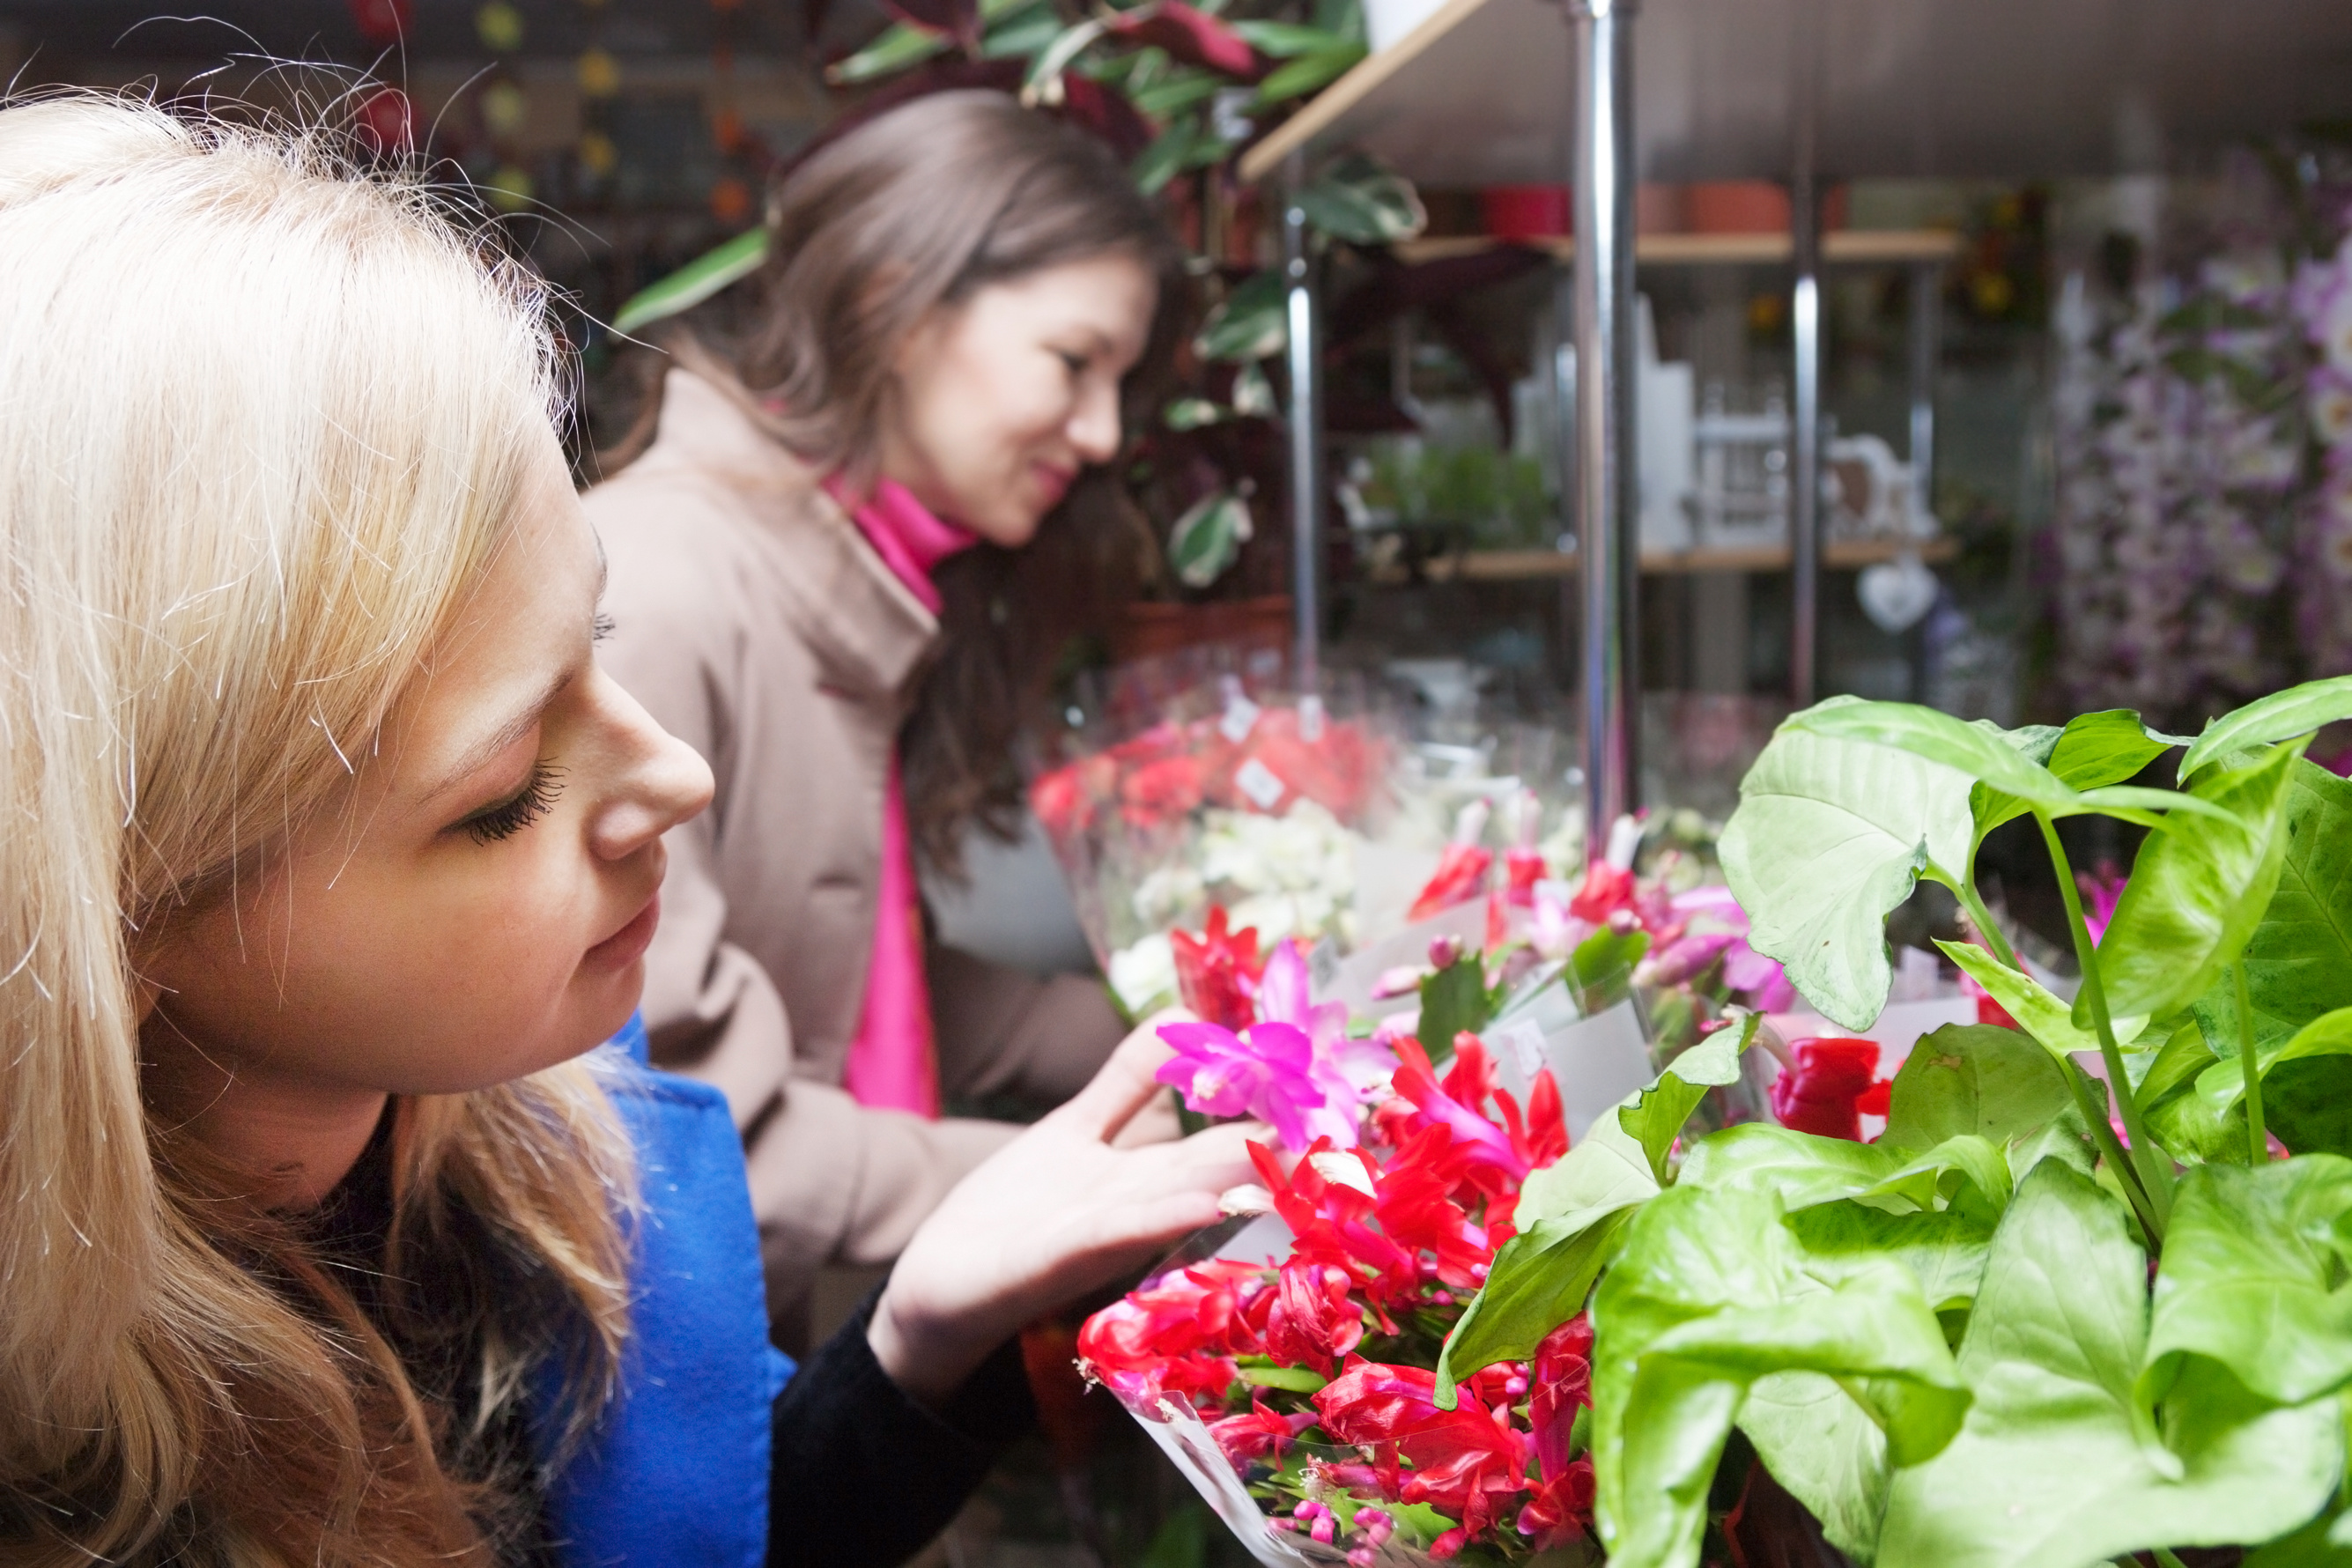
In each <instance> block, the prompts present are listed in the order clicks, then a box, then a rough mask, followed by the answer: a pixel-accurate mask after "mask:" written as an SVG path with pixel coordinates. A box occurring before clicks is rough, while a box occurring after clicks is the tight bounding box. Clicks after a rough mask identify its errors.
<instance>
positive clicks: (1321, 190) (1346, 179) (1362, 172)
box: [1298, 153, 1429, 245]
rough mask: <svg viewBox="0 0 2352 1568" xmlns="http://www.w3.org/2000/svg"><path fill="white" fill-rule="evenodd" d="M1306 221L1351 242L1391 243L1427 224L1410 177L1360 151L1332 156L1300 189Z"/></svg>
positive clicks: (1419, 199)
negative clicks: (1318, 172) (1336, 156)
mask: <svg viewBox="0 0 2352 1568" xmlns="http://www.w3.org/2000/svg"><path fill="white" fill-rule="evenodd" d="M1298 205H1299V207H1300V209H1301V210H1303V211H1304V212H1305V213H1306V214H1307V222H1308V223H1310V224H1313V225H1314V226H1316V227H1317V228H1318V229H1321V230H1322V231H1323V232H1324V233H1325V234H1328V235H1329V236H1331V237H1333V238H1335V239H1344V240H1346V241H1348V242H1349V244H1350V245H1391V244H1394V243H1395V242H1396V241H1398V240H1400V239H1411V238H1412V237H1413V236H1415V235H1417V234H1419V233H1420V232H1421V231H1422V230H1423V228H1426V227H1427V226H1429V214H1428V212H1427V211H1426V210H1425V209H1424V208H1423V206H1422V205H1421V197H1420V196H1419V195H1415V194H1414V192H1413V188H1412V182H1411V181H1409V180H1407V179H1405V178H1404V177H1403V176H1402V175H1401V174H1393V173H1391V172H1390V171H1389V170H1387V169H1384V168H1382V167H1381V165H1380V164H1379V163H1375V162H1373V161H1372V160H1371V159H1370V158H1369V157H1367V156H1365V155H1364V154H1363V153H1347V154H1345V155H1344V156H1342V157H1339V158H1338V159H1335V160H1334V161H1333V162H1332V163H1330V164H1329V165H1328V166H1327V167H1326V168H1325V169H1324V170H1323V171H1322V172H1321V173H1320V174H1317V175H1316V176H1315V177H1314V178H1313V179H1311V180H1309V181H1307V185H1306V187H1305V188H1304V189H1303V190H1301V191H1300V192H1299V193H1298Z"/></svg>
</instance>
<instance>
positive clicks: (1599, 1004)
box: [1568, 926, 1650, 1018]
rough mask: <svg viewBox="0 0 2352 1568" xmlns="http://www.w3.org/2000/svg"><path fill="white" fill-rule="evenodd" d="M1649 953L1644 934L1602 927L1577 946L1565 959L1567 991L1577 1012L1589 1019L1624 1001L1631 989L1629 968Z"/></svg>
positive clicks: (1647, 941) (1646, 938)
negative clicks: (1574, 1002) (1566, 964)
mask: <svg viewBox="0 0 2352 1568" xmlns="http://www.w3.org/2000/svg"><path fill="white" fill-rule="evenodd" d="M1649 951H1650V933H1649V932H1648V931H1611V930H1610V929H1609V928H1608V927H1607V926H1602V927H1601V929H1600V930H1599V931H1594V932H1593V933H1592V934H1591V936H1589V937H1586V938H1585V939H1584V940H1583V941H1582V942H1579V943H1577V945H1576V951H1575V952H1572V953H1570V954H1569V957H1568V982H1569V990H1570V993H1571V994H1573V995H1574V996H1575V997H1576V1008H1577V1011H1578V1012H1580V1013H1582V1014H1583V1015H1584V1016H1586V1017H1588V1018H1590V1017H1592V1016H1596V1015H1598V1014H1601V1013H1604V1012H1606V1011H1608V1010H1609V1009H1610V1008H1612V1007H1613V1006H1615V1005H1617V1004H1618V1003H1619V1002H1622V1001H1623V1000H1624V999H1625V997H1626V995H1627V994H1629V993H1630V992H1631V991H1632V990H1633V969H1634V966H1635V965H1636V964H1638V963H1641V962H1642V959H1643V956H1644V955H1645V954H1647V953H1648V952H1649Z"/></svg>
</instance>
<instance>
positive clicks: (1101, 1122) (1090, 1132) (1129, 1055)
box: [1054, 1011, 1179, 1142]
mask: <svg viewBox="0 0 2352 1568" xmlns="http://www.w3.org/2000/svg"><path fill="white" fill-rule="evenodd" d="M1177 1016H1179V1015H1177V1014H1176V1013H1174V1012H1172V1011H1171V1012H1170V1013H1167V1014H1159V1015H1155V1016H1152V1017H1150V1018H1147V1019H1145V1020H1144V1021H1143V1022H1142V1023H1141V1024H1139V1025H1138V1026H1136V1028H1135V1029H1134V1031H1133V1032H1131V1033H1130V1034H1129V1036H1128V1037H1127V1038H1125V1039H1124V1040H1121V1041H1120V1042H1119V1043H1118V1049H1117V1050H1115V1051H1113V1052H1111V1054H1110V1059H1109V1060H1108V1061H1107V1062H1105V1063H1103V1065H1102V1068H1101V1069H1100V1070H1099V1071H1097V1073H1096V1074H1095V1076H1094V1077H1093V1078H1092V1079H1088V1080H1087V1087H1086V1088H1084V1089H1080V1090H1078V1092H1077V1093H1076V1094H1075V1095H1073V1096H1071V1097H1070V1100H1069V1103H1067V1104H1066V1105H1065V1106H1063V1107H1062V1108H1061V1110H1057V1111H1055V1113H1054V1114H1055V1117H1056V1118H1058V1119H1061V1120H1065V1121H1070V1122H1072V1123H1073V1124H1075V1125H1076V1126H1077V1127H1078V1128H1079V1129H1080V1130H1082V1131H1084V1132H1085V1133H1086V1134H1087V1136H1088V1137H1092V1138H1099V1139H1101V1140H1103V1141H1104V1142H1108V1141H1109V1140H1110V1139H1112V1138H1114V1137H1116V1136H1118V1130H1119V1129H1120V1128H1122V1127H1124V1126H1126V1125H1127V1124H1128V1122H1129V1121H1130V1120H1131V1119H1133V1117H1134V1116H1135V1113H1136V1112H1137V1111H1139V1110H1142V1109H1143V1107H1144V1106H1145V1105H1146V1104H1147V1103H1148V1102H1149V1101H1150V1099H1151V1097H1152V1096H1153V1095H1155V1094H1157V1093H1159V1092H1160V1089H1161V1087H1162V1086H1161V1085H1160V1081H1159V1079H1156V1078H1154V1077H1153V1076H1152V1075H1153V1074H1154V1073H1156V1072H1158V1071H1159V1070H1160V1063H1162V1062H1164V1061H1166V1060H1167V1059H1168V1058H1170V1057H1171V1056H1173V1055H1174V1054H1175V1052H1174V1051H1173V1050H1171V1048H1170V1047H1169V1046H1168V1044H1167V1042H1165V1041H1164V1040H1162V1039H1160V1033H1159V1026H1160V1025H1161V1024H1162V1023H1167V1022H1172V1021H1174V1019H1175V1018H1176V1017H1177Z"/></svg>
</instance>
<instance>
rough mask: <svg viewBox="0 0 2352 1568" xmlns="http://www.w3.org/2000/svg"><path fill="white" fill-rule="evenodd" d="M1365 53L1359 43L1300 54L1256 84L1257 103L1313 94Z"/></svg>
mask: <svg viewBox="0 0 2352 1568" xmlns="http://www.w3.org/2000/svg"><path fill="white" fill-rule="evenodd" d="M1366 52H1367V51H1366V50H1365V48H1364V46H1363V45H1361V44H1343V45H1340V46H1339V47H1337V48H1329V49H1317V50H1316V51H1315V52H1314V53H1312V54H1306V55H1300V56H1299V57H1298V58H1296V59H1294V60H1290V61H1288V62H1286V64H1284V65H1283V66H1281V67H1280V68H1277V69H1276V71H1275V72H1274V73H1273V74H1272V75H1270V76H1268V77H1267V78H1266V79H1265V80H1264V81H1262V82H1260V83H1258V84H1257V100H1258V102H1259V103H1261V104H1265V105H1268V106H1271V105H1274V104H1277V103H1281V102H1284V101H1286V100H1289V99H1293V98H1297V97H1299V96H1300V95H1302V94H1304V93H1309V92H1313V91H1315V90H1316V89H1318V88H1320V87H1323V86H1324V85H1326V84H1327V83H1329V82H1333V81H1337V80H1338V79H1339V78H1341V77H1343V76H1345V75H1347V74H1348V72H1349V69H1351V68H1353V67H1354V66H1355V64H1356V62H1357V61H1358V60H1360V59H1362V58H1364V55H1365V53H1366Z"/></svg>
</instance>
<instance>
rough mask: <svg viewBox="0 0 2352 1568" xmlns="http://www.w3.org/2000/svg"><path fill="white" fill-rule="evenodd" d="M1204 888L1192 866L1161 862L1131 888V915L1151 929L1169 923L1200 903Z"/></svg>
mask: <svg viewBox="0 0 2352 1568" xmlns="http://www.w3.org/2000/svg"><path fill="white" fill-rule="evenodd" d="M1207 890H1208V889H1207V888H1206V887H1205V886H1204V885H1203V884H1202V880H1201V874H1200V872H1198V871H1196V870H1194V869H1193V868H1192V867H1190V866H1184V865H1176V866H1162V867H1160V868H1159V869H1157V870H1155V871H1153V872H1152V873H1151V874H1150V876H1148V877H1146V878H1144V879H1143V885H1142V886H1141V887H1139V888H1138V889H1135V898H1134V900H1133V902H1134V904H1135V918H1136V919H1137V920H1139V921H1142V922H1143V924H1144V925H1145V926H1147V927H1151V928H1155V929H1156V928H1160V927H1164V926H1171V925H1173V924H1175V923H1176V921H1179V920H1180V919H1181V918H1182V917H1183V916H1185V915H1186V914H1189V913H1191V912H1192V910H1194V909H1195V908H1196V907H1197V906H1198V905H1199V904H1200V902H1201V900H1202V898H1203V897H1204V896H1205V895H1206V893H1207Z"/></svg>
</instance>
